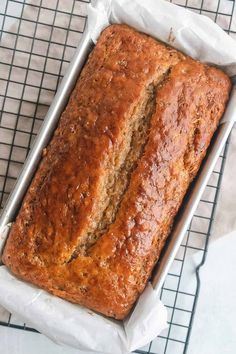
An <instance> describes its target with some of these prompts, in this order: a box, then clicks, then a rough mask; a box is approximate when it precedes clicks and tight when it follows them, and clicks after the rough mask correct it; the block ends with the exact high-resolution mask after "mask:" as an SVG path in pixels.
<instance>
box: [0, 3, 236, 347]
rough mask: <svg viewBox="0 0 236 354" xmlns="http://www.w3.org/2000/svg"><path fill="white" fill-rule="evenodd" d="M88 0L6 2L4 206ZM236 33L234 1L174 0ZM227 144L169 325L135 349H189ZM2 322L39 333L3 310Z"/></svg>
mask: <svg viewBox="0 0 236 354" xmlns="http://www.w3.org/2000/svg"><path fill="white" fill-rule="evenodd" d="M88 2H89V0H88V1H86V0H80V1H79V0H50V1H48V0H1V1H0V28H1V32H0V47H1V50H0V144H1V145H0V146H1V148H0V204H1V208H3V206H4V204H5V202H6V199H7V197H8V195H9V193H10V192H11V190H12V188H13V185H14V183H15V181H16V178H17V176H18V175H19V173H20V170H21V168H22V165H23V162H24V160H25V158H26V156H27V154H28V152H29V150H30V147H31V146H32V143H33V141H34V137H35V136H36V134H37V132H38V130H39V127H40V125H41V123H42V121H43V119H44V117H45V115H46V112H47V110H48V108H49V106H50V103H51V101H52V99H53V96H54V94H55V92H56V90H57V88H58V85H59V83H60V81H61V79H62V77H63V75H64V73H65V71H66V69H67V66H68V64H69V62H70V60H71V58H72V56H73V53H74V51H75V48H76V47H77V45H78V43H79V41H80V38H81V35H82V33H83V31H84V28H85V24H86V13H87V4H88ZM172 2H173V3H176V4H178V5H180V6H184V7H188V8H189V9H190V10H192V11H195V12H200V13H202V14H204V15H207V16H209V17H210V18H212V19H213V20H214V21H216V22H217V23H218V24H219V25H220V26H221V27H222V28H223V29H224V30H225V31H226V32H228V33H229V34H230V35H232V36H233V37H235V38H236V22H235V18H234V16H233V14H234V5H235V4H234V1H230V0H209V1H207V0H174V1H172ZM226 150H227V146H226V148H225V149H224V151H223V152H222V155H221V156H220V158H219V160H218V163H217V166H216V168H215V170H214V172H213V174H212V176H211V179H210V181H209V184H208V185H207V187H206V190H205V192H204V195H203V197H202V200H201V201H200V203H199V207H198V209H197V211H196V214H195V216H194V217H193V219H192V221H191V224H190V226H189V230H188V231H187V233H186V236H185V239H184V241H183V243H182V245H181V247H180V249H179V252H178V255H177V256H176V258H175V261H174V263H173V266H172V268H171V270H170V272H169V274H168V276H167V278H166V281H165V284H164V286H163V288H162V291H161V298H162V300H163V302H164V304H165V305H166V306H167V308H168V320H169V328H168V329H167V330H166V331H165V332H164V333H162V335H161V336H159V337H158V338H156V339H155V340H154V341H153V342H152V343H150V344H149V345H148V346H146V347H145V348H141V349H140V350H137V351H136V353H140V354H141V353H142V354H144V353H153V354H173V353H175V354H183V353H186V352H187V346H188V341H189V337H190V332H191V327H192V325H193V317H194V312H195V310H196V302H197V297H198V293H199V286H200V278H199V275H198V271H199V268H200V267H201V266H202V265H203V263H204V262H205V258H206V252H207V246H208V240H209V236H210V231H211V225H212V221H213V215H214V210H215V206H216V203H217V197H218V193H219V188H220V183H221V177H222V173H223V168H224V161H225V158H226ZM0 325H2V326H8V327H10V328H17V329H21V330H25V331H35V330H34V329H33V328H30V327H28V326H27V324H25V323H22V321H21V320H20V319H18V318H16V317H15V316H14V315H11V314H9V313H8V312H7V311H5V310H4V309H3V308H0Z"/></svg>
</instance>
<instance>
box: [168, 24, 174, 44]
mask: <svg viewBox="0 0 236 354" xmlns="http://www.w3.org/2000/svg"><path fill="white" fill-rule="evenodd" d="M175 40H176V37H175V36H174V33H173V28H172V27H171V28H170V33H169V36H168V39H167V42H169V43H174V41H175Z"/></svg>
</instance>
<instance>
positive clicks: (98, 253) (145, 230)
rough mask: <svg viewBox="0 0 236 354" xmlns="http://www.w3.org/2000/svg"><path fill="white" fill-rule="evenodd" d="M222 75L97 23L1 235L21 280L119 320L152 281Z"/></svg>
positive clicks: (130, 32)
mask: <svg viewBox="0 0 236 354" xmlns="http://www.w3.org/2000/svg"><path fill="white" fill-rule="evenodd" d="M230 87H231V84H230V80H229V78H228V77H227V76H226V75H225V74H224V73H223V72H222V71H220V70H218V69H216V68H213V67H210V66H207V65H203V64H201V63H199V62H198V61H195V60H193V59H191V58H189V57H187V56H185V55H183V54H182V53H180V52H178V51H176V50H174V49H173V48H171V47H168V46H166V45H164V44H163V43H160V42H158V41H156V40H155V39H153V38H151V37H149V36H147V35H145V34H142V33H138V32H137V31H135V30H134V29H132V28H130V27H128V26H125V25H112V26H109V27H108V28H107V29H105V30H104V31H103V33H102V34H101V36H100V38H99V40H98V43H97V45H96V46H95V48H94V49H93V51H92V53H91V54H90V56H89V59H88V61H87V63H86V65H85V67H84V69H83V71H82V73H81V75H80V77H79V79H78V81H77V84H76V86H75V88H74V91H73V93H72V95H71V98H70V100H69V102H68V104H67V107H66V109H65V111H64V113H63V114H62V117H61V119H60V122H59V125H58V128H57V129H56V131H55V134H54V136H53V138H52V140H51V142H50V144H49V145H48V147H47V148H46V149H45V151H44V154H43V157H42V161H41V163H40V166H39V168H38V170H37V172H36V174H35V177H34V179H33V181H32V183H31V186H30V187H29V189H28V192H27V194H26V196H25V198H24V201H23V204H22V206H21V209H20V212H19V214H18V216H17V218H16V221H15V223H14V225H13V227H12V229H11V232H10V235H9V237H8V240H7V243H6V246H5V250H4V254H3V262H4V263H5V264H6V265H7V266H8V267H9V268H10V270H11V271H12V272H13V273H14V274H15V275H16V276H18V277H19V278H21V279H23V280H25V281H29V282H31V283H34V284H36V285H38V286H39V287H41V288H43V289H46V290H47V291H49V292H51V293H53V294H55V295H57V296H60V297H62V298H64V299H67V300H69V301H72V302H75V303H78V304H81V305H84V306H86V307H88V308H90V309H93V310H95V311H98V312H100V313H103V314H105V315H107V316H111V317H115V318H117V319H123V318H124V317H125V316H126V315H127V314H128V313H129V311H130V309H131V308H132V306H133V304H134V302H135V301H136V299H137V297H138V295H139V294H140V293H141V292H142V291H143V289H144V287H145V284H146V283H147V281H148V279H149V278H150V274H151V271H152V269H153V267H154V265H155V262H156V261H157V260H158V258H159V256H160V252H161V250H162V247H163V245H164V243H165V241H166V238H167V236H168V235H169V233H170V230H171V226H172V223H173V220H174V217H175V215H176V213H177V211H178V209H179V207H180V205H181V202H182V200H183V197H184V195H185V194H186V191H187V189H188V187H189V184H190V182H191V181H192V179H193V178H194V176H195V175H196V173H197V171H198V169H199V167H200V164H201V161H202V159H203V158H204V156H205V154H206V150H207V147H208V145H209V143H210V140H211V138H212V136H213V134H214V132H215V130H216V128H217V126H218V123H219V120H220V118H221V116H222V114H223V112H224V109H225V105H226V102H227V100H228V96H229V91H230Z"/></svg>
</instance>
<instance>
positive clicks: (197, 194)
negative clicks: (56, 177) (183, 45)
mask: <svg viewBox="0 0 236 354" xmlns="http://www.w3.org/2000/svg"><path fill="white" fill-rule="evenodd" d="M93 46H94V44H93V42H92V40H91V38H90V34H89V32H88V30H87V28H86V30H85V32H84V34H83V36H82V39H81V42H80V44H79V46H78V49H77V51H76V53H75V56H74V58H73V60H72V62H71V63H70V65H69V68H68V71H67V73H66V75H65V76H64V78H63V80H62V82H61V85H60V87H59V89H58V91H57V93H56V95H55V97H54V99H53V102H52V104H51V106H50V108H49V111H48V113H47V115H46V117H45V119H44V122H43V124H42V126H41V129H40V132H39V134H38V136H37V138H36V139H35V143H34V146H33V148H32V149H31V151H30V154H29V155H28V157H27V159H26V161H25V164H24V167H23V169H22V172H21V174H20V176H19V178H18V180H17V182H16V184H15V187H14V189H13V191H12V193H11V194H10V196H9V198H8V201H7V203H6V205H5V208H4V210H3V213H2V215H1V218H0V230H1V229H2V228H3V227H5V226H6V225H7V224H9V223H12V222H14V220H15V217H16V215H17V213H18V211H19V208H20V206H21V203H22V200H23V198H24V195H25V193H26V191H27V189H28V187H29V184H30V182H31V180H32V177H33V175H34V173H35V171H36V169H37V166H38V164H39V162H40V159H41V156H42V151H43V149H44V147H46V146H47V144H48V143H49V141H50V139H51V137H52V134H53V132H54V130H55V128H56V126H57V123H58V120H59V118H60V116H61V113H62V112H63V110H64V109H65V106H66V104H67V102H68V99H69V96H70V94H71V92H72V90H73V87H74V85H75V83H76V80H77V78H78V76H79V74H80V72H81V70H82V68H83V65H84V63H85V61H86V59H87V57H88V54H89V53H90V51H91V49H92V48H93ZM235 107H236V86H234V87H233V89H232V93H231V97H230V101H229V103H228V105H227V108H226V112H225V115H224V117H223V119H224V121H226V122H225V123H222V124H220V126H219V128H218V129H217V131H216V133H215V136H214V139H213V140H212V143H211V145H210V147H209V149H208V153H207V156H206V158H205V160H204V161H203V163H202V166H201V169H200V171H199V173H198V176H197V177H196V178H195V180H194V182H193V183H192V185H191V188H190V189H189V192H188V193H187V196H186V197H185V200H184V203H183V205H182V206H181V209H180V211H179V214H178V216H177V218H176V222H175V225H174V228H173V230H172V232H171V235H170V236H169V238H168V241H167V244H166V246H165V248H164V250H163V251H162V254H161V257H160V259H159V261H158V264H157V266H156V267H155V268H154V271H153V274H152V284H153V287H154V288H155V289H156V290H160V288H161V286H162V285H163V283H164V280H165V277H166V275H167V273H168V270H169V268H170V266H171V264H172V262H173V260H174V258H175V256H176V253H177V251H178V249H179V246H180V244H181V242H182V240H183V237H184V235H185V233H186V230H187V228H188V225H189V223H190V221H191V219H192V217H193V215H194V212H195V210H196V208H197V205H198V203H199V201H200V198H201V196H202V193H203V191H204V189H205V187H206V184H207V181H208V179H209V177H210V175H211V173H212V171H213V168H214V166H215V164H216V161H217V159H218V157H219V155H220V153H221V151H222V149H223V147H224V145H225V143H226V140H227V138H228V136H229V134H230V131H231V129H232V127H233V121H232V115H234V114H235ZM229 118H231V120H230V119H229ZM227 120H229V121H227ZM0 251H1V250H0Z"/></svg>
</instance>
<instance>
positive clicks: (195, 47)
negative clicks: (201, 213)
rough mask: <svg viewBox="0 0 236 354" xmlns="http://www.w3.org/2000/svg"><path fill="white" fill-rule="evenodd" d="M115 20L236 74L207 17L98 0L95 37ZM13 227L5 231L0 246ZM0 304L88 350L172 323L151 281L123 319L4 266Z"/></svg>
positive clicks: (135, 344) (136, 340)
mask: <svg viewBox="0 0 236 354" xmlns="http://www.w3.org/2000/svg"><path fill="white" fill-rule="evenodd" d="M110 23H126V24H129V25H131V26H133V27H135V28H137V29H139V30H140V31H143V32H146V33H148V34H150V35H152V36H154V37H156V38H159V39H160V40H162V41H163V42H166V43H169V44H170V45H172V46H174V47H176V48H177V49H180V50H181V51H183V52H185V53H186V54H188V55H190V56H192V57H194V58H196V59H199V60H200V61H202V62H206V63H211V64H214V65H218V66H220V67H222V68H223V69H224V70H225V71H226V72H227V73H228V74H229V75H230V76H234V75H236V42H235V41H234V40H233V39H232V38H230V37H229V36H228V35H227V34H226V33H224V31H223V30H221V29H220V28H219V27H218V26H217V25H216V24H215V23H213V22H212V21H211V20H210V19H208V18H206V17H203V16H200V15H197V14H195V13H192V12H189V11H187V10H185V9H183V8H181V7H177V6H175V5H173V4H170V3H168V2H165V1H163V0H145V2H144V1H143V0H133V1H129V0H100V1H97V2H96V3H95V2H94V3H93V4H92V5H91V6H90V8H89V21H88V24H89V31H90V34H91V38H92V39H93V41H94V42H96V40H97V38H98V36H99V34H100V32H101V31H102V30H103V29H104V28H105V27H107V26H108V25H109V24H110ZM228 119H235V117H227V120H228ZM9 227H10V226H9ZM9 227H6V228H5V229H4V230H1V233H0V248H1V246H3V243H4V240H5V238H6V235H7V232H8V229H9ZM0 304H1V305H2V306H4V307H5V308H6V309H8V310H9V311H11V312H13V313H16V314H17V315H19V316H20V317H21V318H22V319H24V320H25V321H26V322H27V324H28V325H30V324H31V325H32V326H33V327H34V328H36V329H37V330H39V331H40V332H41V333H44V334H45V335H47V336H48V337H50V338H51V339H53V340H54V341H56V342H57V343H62V344H67V345H70V346H73V347H75V348H78V349H80V350H82V351H84V352H86V351H90V352H91V351H93V352H96V353H104V354H105V353H109V354H110V353H113V354H120V353H128V352H130V351H132V350H135V349H137V348H139V347H141V346H143V345H145V344H146V343H148V342H150V341H151V340H152V339H154V338H155V337H156V336H157V335H158V334H159V333H160V332H161V331H162V330H163V329H164V328H166V319H167V314H166V309H165V308H164V306H163V304H162V303H161V302H160V300H159V298H158V294H157V293H156V292H155V290H153V288H152V286H151V284H148V286H147V287H146V289H145V291H144V293H143V294H142V295H141V297H140V298H139V301H138V302H137V304H136V307H135V309H134V311H133V313H132V314H131V316H130V318H129V319H127V320H126V321H124V322H117V321H113V320H111V319H108V318H105V317H103V316H100V315H98V314H95V313H93V312H91V311H88V310H87V309H85V308H83V307H80V306H78V305H74V304H71V303H69V302H67V301H64V300H62V299H60V298H57V297H54V296H52V295H50V294H48V293H47V292H45V291H43V290H40V289H38V288H37V287H34V286H32V285H30V284H27V283H25V282H22V281H20V280H18V279H16V278H15V277H14V276H13V275H11V274H10V273H9V271H8V270H7V268H6V267H5V266H1V267H0Z"/></svg>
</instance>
